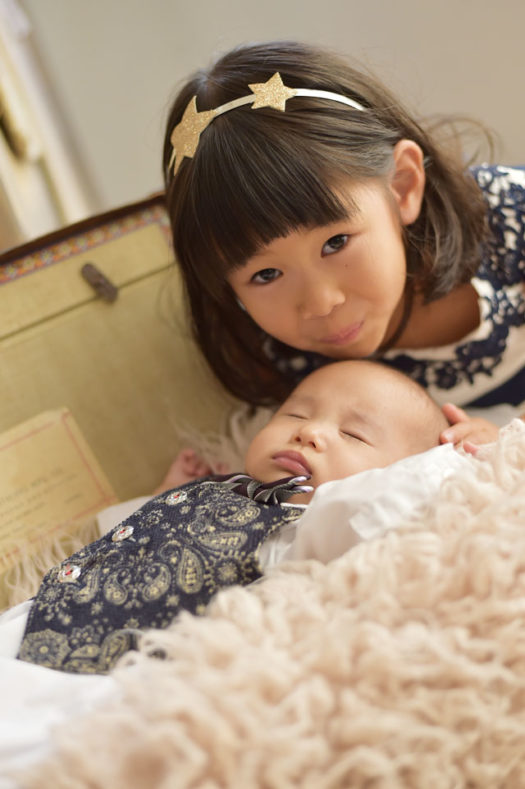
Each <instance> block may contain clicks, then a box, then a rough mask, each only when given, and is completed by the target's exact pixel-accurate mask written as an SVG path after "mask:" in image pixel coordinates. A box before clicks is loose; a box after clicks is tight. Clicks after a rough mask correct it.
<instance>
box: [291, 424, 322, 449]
mask: <svg viewBox="0 0 525 789" xmlns="http://www.w3.org/2000/svg"><path fill="white" fill-rule="evenodd" d="M294 441H295V442H296V443H297V444H301V445H302V446H309V447H311V448H312V449H317V450H322V449H324V447H325V446H326V437H325V435H324V431H323V429H322V428H321V426H320V425H316V424H312V423H309V422H307V423H305V424H303V425H301V427H300V428H299V429H298V430H297V431H296V434H295V437H294Z"/></svg>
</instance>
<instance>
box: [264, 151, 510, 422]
mask: <svg viewBox="0 0 525 789" xmlns="http://www.w3.org/2000/svg"><path fill="white" fill-rule="evenodd" d="M472 175H473V177H474V178H475V179H476V181H477V182H478V184H479V186H480V188H481V190H482V192H483V195H484V197H485V200H486V202H487V213H488V222H489V227H490V231H491V233H490V236H489V238H488V240H487V241H486V243H485V244H484V245H483V246H482V247H481V262H480V266H479V269H478V271H477V273H476V276H475V277H474V278H473V279H472V280H471V284H472V286H473V287H474V289H475V290H476V293H477V295H478V304H479V309H480V317H481V320H480V325H479V326H478V328H477V329H475V330H474V331H473V332H471V333H470V334H469V335H467V336H466V337H464V338H463V339H462V340H461V341H460V342H458V343H454V344H451V345H446V346H442V347H439V348H423V349H418V350H412V349H411V350H399V349H392V350H390V351H388V352H387V353H386V354H385V355H384V357H383V358H384V361H385V362H387V363H388V364H390V365H392V366H393V367H396V368H398V369H399V370H402V371H403V372H405V373H407V374H408V375H409V376H411V377H412V378H414V379H415V380H416V381H418V382H419V383H420V384H422V385H423V386H424V387H425V388H426V389H428V391H429V394H430V395H431V396H432V397H434V399H435V400H436V401H437V402H438V403H440V404H442V403H444V402H447V401H452V402H454V403H456V404H457V405H461V406H479V407H486V406H491V405H497V404H499V403H511V404H512V405H520V404H521V403H523V402H524V401H525V293H524V282H525V169H524V168H521V167H502V166H494V167H488V166H482V167H477V168H474V169H473V170H472ZM266 352H267V354H268V355H269V357H270V358H271V359H273V360H274V362H275V365H276V366H277V367H278V369H280V370H282V371H284V372H286V373H288V374H291V375H292V377H293V378H294V379H295V380H296V381H297V382H298V381H299V380H301V379H302V378H303V377H304V376H305V375H306V374H307V373H309V372H310V371H311V370H313V369H315V368H317V367H319V366H321V365H322V364H326V362H328V361H330V360H329V359H326V358H325V357H322V356H319V355H315V354H308V353H300V352H298V353H296V354H292V356H291V357H290V356H288V355H286V354H284V353H281V352H280V351H279V348H278V345H277V344H276V343H275V342H274V341H273V340H272V339H271V338H268V340H267V343H266Z"/></svg>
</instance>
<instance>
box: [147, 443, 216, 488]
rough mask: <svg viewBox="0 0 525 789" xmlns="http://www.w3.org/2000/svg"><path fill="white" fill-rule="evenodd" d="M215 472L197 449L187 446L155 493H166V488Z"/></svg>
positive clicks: (175, 486)
mask: <svg viewBox="0 0 525 789" xmlns="http://www.w3.org/2000/svg"><path fill="white" fill-rule="evenodd" d="M221 466H222V464H219V467H221ZM214 473H215V472H214V471H213V469H212V468H211V466H210V465H209V464H208V463H206V462H205V461H204V460H203V459H202V458H201V457H199V455H198V454H197V453H196V452H195V450H193V449H191V448H190V447H186V448H185V449H181V451H180V452H179V454H178V455H177V457H176V458H175V460H174V461H173V463H172V464H171V466H170V467H169V469H168V473H167V474H166V476H165V477H164V479H163V480H162V482H161V483H160V485H159V486H158V488H156V490H154V491H153V494H154V495H155V496H157V495H158V494H159V493H164V491H165V490H171V489H172V488H177V487H178V486H179V485H185V484H186V482H193V481H194V480H196V479H200V478H201V477H207V476H208V475H209V474H214ZM218 473H222V471H220V470H219V472H218Z"/></svg>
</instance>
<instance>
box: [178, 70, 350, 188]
mask: <svg viewBox="0 0 525 789" xmlns="http://www.w3.org/2000/svg"><path fill="white" fill-rule="evenodd" d="M248 87H249V88H250V90H251V91H252V92H251V94H250V95H248V96H241V97H240V98H239V99H234V100H233V101H229V102H228V103H227V104H221V106H220V107H216V108H215V109H214V110H204V112H198V110H197V97H196V96H194V97H193V98H192V99H191V100H190V102H189V103H188V106H187V107H186V109H185V110H184V115H183V116H182V120H181V121H180V123H178V124H177V126H175V128H174V129H173V132H172V134H171V144H172V146H173V151H172V154H171V159H170V163H169V167H170V168H171V167H172V166H173V175H175V173H176V172H177V170H178V169H179V166H180V164H181V162H182V160H183V159H184V157H185V156H186V157H188V159H191V158H193V156H195V151H196V150H197V146H198V145H199V139H200V136H201V134H202V132H203V131H204V129H206V127H207V126H209V125H210V123H211V122H212V120H213V119H214V118H216V117H217V115H222V114H223V113H224V112H229V111H230V110H234V109H236V108H237V107H242V105H243V104H251V105H252V110H258V109H260V108H261V107H272V108H273V109H274V110H281V112H284V111H285V109H286V102H287V101H288V99H292V98H293V97H294V96H312V97H313V98H316V99H329V100H330V101H338V102H339V103H340V104H346V105H348V106H349V107H353V108H354V109H355V110H360V111H361V112H364V110H365V108H364V107H363V106H362V105H361V104H358V103H357V101H354V100H353V99H349V98H348V97H347V96H343V95H342V94H340V93H331V92H330V91H328V90H310V89H309V88H287V87H286V85H284V84H283V81H282V79H281V75H280V74H279V72H278V71H276V72H275V74H274V75H273V77H270V79H269V80H268V81H267V82H258V83H255V84H253V85H248Z"/></svg>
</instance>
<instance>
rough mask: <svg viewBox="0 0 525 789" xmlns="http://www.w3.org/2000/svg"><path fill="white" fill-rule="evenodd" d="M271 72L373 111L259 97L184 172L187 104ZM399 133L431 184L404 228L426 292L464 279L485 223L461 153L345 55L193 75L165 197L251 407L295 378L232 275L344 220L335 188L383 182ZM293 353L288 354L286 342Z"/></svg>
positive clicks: (177, 109) (259, 62)
mask: <svg viewBox="0 0 525 789" xmlns="http://www.w3.org/2000/svg"><path fill="white" fill-rule="evenodd" d="M276 71H278V72H280V74H281V77H282V80H283V82H284V84H285V85H287V86H289V87H292V88H300V87H302V88H314V89H318V90H327V91H332V92H335V93H340V94H343V95H345V96H348V97H350V98H353V99H355V100H356V101H358V102H359V103H360V104H362V105H363V106H364V107H365V108H366V109H365V111H364V112H360V111H356V110H353V109H351V108H349V107H347V106H344V105H342V104H338V103H336V102H333V101H327V100H326V99H318V98H306V97H295V98H293V99H291V100H289V101H288V102H287V104H286V111H285V112H280V111H278V110H274V109H268V108H261V109H257V110H252V109H251V106H250V105H247V106H243V107H240V108H237V109H235V110H233V111H231V112H226V113H224V114H223V115H220V116H218V117H217V118H216V119H215V120H213V122H212V123H211V124H210V125H209V126H208V127H207V129H206V130H205V132H204V133H203V134H202V136H201V138H200V141H199V145H198V147H197V151H196V153H195V155H194V157H193V158H192V159H188V158H185V159H183V161H182V163H181V164H180V167H179V169H178V171H177V174H176V176H174V175H173V168H170V167H169V162H170V158H171V153H172V147H171V143H170V137H171V133H172V131H173V129H174V127H175V126H176V125H177V124H178V123H179V121H180V120H181V117H182V115H183V113H184V110H185V109H186V107H187V105H188V102H189V101H190V99H191V98H192V97H193V96H196V97H197V108H198V110H199V111H203V110H209V109H212V108H215V107H217V106H219V105H221V104H224V103H226V102H228V101H231V100H232V99H235V98H238V97H240V96H246V95H247V94H249V87H248V85H249V84H251V83H260V82H266V81H267V80H268V79H269V78H270V77H271V76H272V75H273V74H274V73H275V72H276ZM401 139H410V140H414V141H415V142H416V143H418V145H419V146H420V147H421V149H422V150H423V154H424V157H425V169H426V186H425V193H424V197H423V203H422V207H421V211H420V214H419V217H418V219H417V220H416V221H415V222H414V223H413V224H411V225H410V226H408V227H406V228H404V233H405V248H406V254H407V269H408V275H409V277H410V278H412V279H413V280H414V281H415V282H416V283H417V286H418V287H419V288H420V289H421V290H422V292H423V294H424V297H425V299H426V300H427V301H430V300H432V299H435V298H438V297H439V296H442V295H444V294H446V293H448V292H450V291H451V290H452V289H453V288H454V287H455V286H456V285H458V284H459V283H462V282H466V281H468V280H469V279H470V277H471V276H472V275H473V273H474V272H475V270H476V269H477V266H478V264H479V255H480V249H479V245H480V241H481V239H482V237H483V234H484V230H485V214H486V211H485V206H484V202H483V198H482V195H481V191H480V190H479V188H478V186H477V184H476V182H475V181H474V179H473V178H472V176H471V175H470V174H469V173H468V171H467V165H466V163H465V162H462V161H461V159H460V158H459V157H458V156H452V155H451V154H449V153H446V152H445V151H444V150H442V149H440V148H439V147H438V145H437V144H436V143H435V142H434V141H433V139H432V138H431V135H430V133H429V132H427V131H425V130H424V129H423V128H422V126H420V125H419V123H417V122H416V121H415V120H414V119H413V118H412V117H411V116H410V114H409V113H408V112H407V111H406V110H405V109H404V108H403V107H402V105H401V104H400V102H399V101H398V100H397V99H395V98H394V97H393V95H392V94H391V93H390V92H389V91H388V90H387V89H386V88H385V87H384V86H383V85H382V84H381V83H380V82H379V81H378V80H376V79H375V78H374V77H372V76H370V75H369V74H367V73H365V72H362V71H359V70H357V69H355V68H353V67H352V66H351V65H349V64H348V63H347V62H346V61H344V60H342V59H340V58H339V57H337V56H336V55H333V54H332V53H330V52H326V51H324V50H319V49H317V48H315V47H312V46H309V45H305V44H299V43H294V42H273V43H262V44H255V45H250V46H243V47H239V48H237V49H234V50H232V51H231V52H229V53H228V54H226V55H224V56H223V57H221V58H220V59H219V60H217V61H216V62H215V63H214V64H213V65H212V66H211V67H210V69H209V70H207V71H199V72H197V73H196V74H195V75H194V76H193V77H192V78H191V79H190V81H189V82H188V83H187V84H186V85H185V86H184V87H183V88H182V90H181V91H180V93H179V95H178V96H177V98H176V100H175V102H174V105H173V107H172V110H171V112H170V115H169V119H168V123H167V131H166V138H165V146H164V174H165V184H166V199H167V206H168V212H169V216H170V220H171V225H172V232H173V241H174V248H175V254H176V257H177V260H178V264H179V266H180V268H181V271H182V276H183V281H184V287H185V291H186V296H187V302H188V307H189V313H190V318H191V326H192V331H193V334H194V337H195V339H196V341H197V343H198V345H199V347H200V348H201V350H202V352H203V354H204V356H205V358H206V359H207V361H208V363H209V364H210V366H211V368H212V369H213V371H214V372H215V374H216V375H217V376H218V378H219V379H220V380H221V381H222V383H223V384H224V386H225V387H226V388H227V389H228V390H229V391H230V392H232V393H233V394H234V395H236V396H237V397H239V398H241V399H242V400H245V401H248V402H251V403H253V404H267V403H270V402H276V401H279V400H281V399H282V398H283V397H285V396H286V395H287V394H288V392H289V391H290V389H291V388H292V386H293V381H291V380H290V379H289V378H288V377H287V376H286V374H284V373H282V372H279V370H278V369H277V368H276V365H275V364H274V362H272V361H271V360H270V359H269V358H268V356H267V354H266V353H265V350H264V342H265V339H266V337H267V335H266V334H265V333H264V332H263V331H262V330H261V329H259V327H258V326H257V325H256V324H255V323H254V322H253V321H252V320H251V318H250V317H249V316H248V315H247V314H246V313H245V312H244V311H243V310H242V309H241V307H240V306H239V305H238V303H237V301H236V299H235V296H234V293H233V291H232V289H231V287H230V286H229V284H228V282H227V280H226V276H227V273H228V272H229V271H230V270H231V269H232V268H235V267H238V266H241V265H243V263H245V262H246V261H247V259H248V258H250V257H251V256H252V255H253V254H254V253H255V252H256V251H257V250H258V249H259V248H260V247H262V246H264V245H266V244H267V243H269V242H271V241H273V240H274V239H275V238H278V237H282V236H285V235H287V234H288V233H289V232H290V231H292V230H294V229H297V228H299V227H303V226H312V227H314V226H318V225H324V224H328V223H331V222H335V221H338V220H340V219H343V218H344V217H345V215H346V211H345V209H344V207H343V205H342V204H341V202H340V200H339V199H338V197H337V194H336V190H335V186H336V184H337V183H338V182H340V181H341V178H342V177H349V178H352V179H355V180H356V181H360V180H361V181H362V180H363V179H365V178H369V177H375V178H378V177H379V178H384V177H386V176H387V174H388V173H389V171H390V169H391V167H392V164H393V148H394V146H395V145H396V143H397V142H399V140H401ZM279 349H280V352H281V353H282V354H284V355H286V354H288V355H291V354H293V349H290V348H287V347H286V346H282V345H281V344H279Z"/></svg>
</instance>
